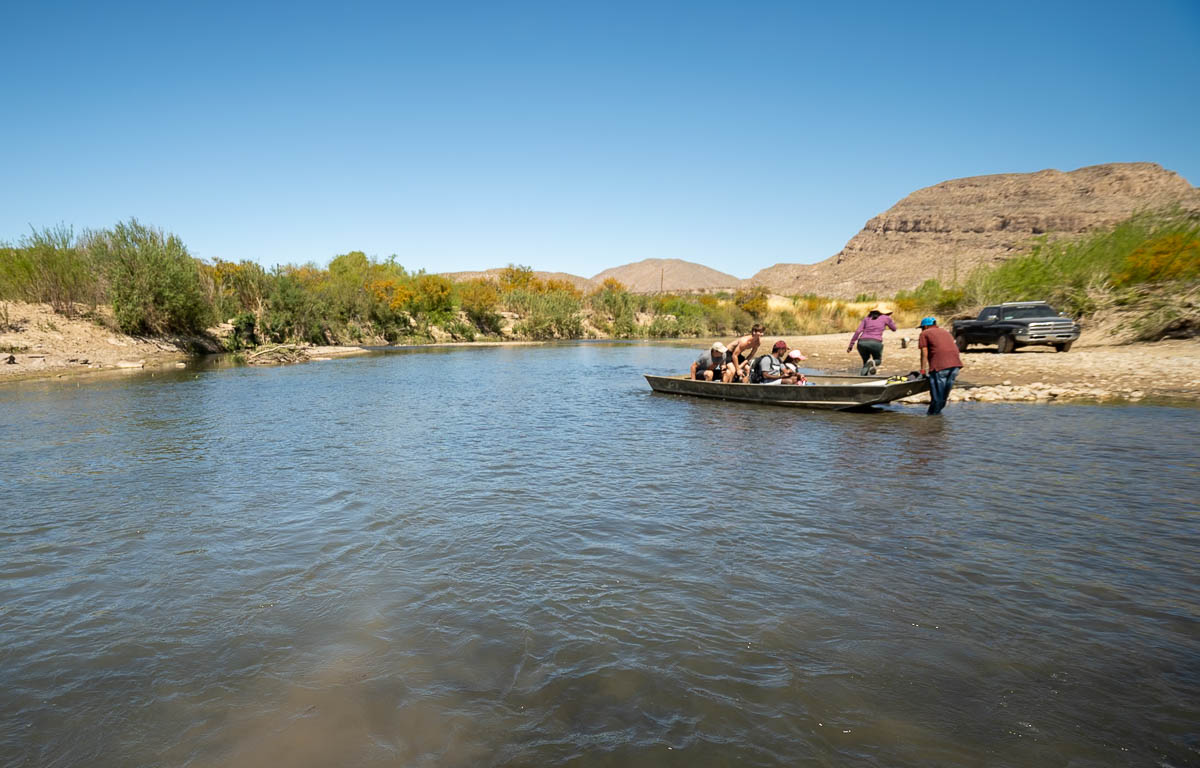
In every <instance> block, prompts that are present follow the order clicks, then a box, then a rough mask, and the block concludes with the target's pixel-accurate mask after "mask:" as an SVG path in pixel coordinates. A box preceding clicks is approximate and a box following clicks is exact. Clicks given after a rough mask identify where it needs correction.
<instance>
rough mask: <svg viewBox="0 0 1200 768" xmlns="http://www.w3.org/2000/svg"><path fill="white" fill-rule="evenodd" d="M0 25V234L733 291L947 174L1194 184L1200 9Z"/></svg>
mask: <svg viewBox="0 0 1200 768" xmlns="http://www.w3.org/2000/svg"><path fill="white" fill-rule="evenodd" d="M835 5H837V6H840V7H833V6H835ZM0 36H2V39H3V51H4V54H3V61H4V63H3V66H0V105H2V111H0V241H2V242H9V243H16V242H19V241H20V239H21V238H22V237H24V236H27V235H28V234H29V232H30V231H31V228H32V229H42V228H45V227H52V226H57V225H60V224H63V225H67V226H69V227H72V228H74V230H75V231H76V232H77V233H78V232H81V231H84V230H87V229H99V228H104V227H111V226H112V225H114V224H116V223H117V222H120V221H127V220H128V219H130V218H137V219H138V220H139V221H141V222H143V223H145V224H150V225H152V226H155V227H158V228H161V229H163V230H165V231H167V232H171V233H174V234H176V235H179V237H181V238H182V240H183V241H184V243H185V244H186V245H187V247H188V249H189V251H190V252H191V254H192V255H193V256H195V257H197V258H201V259H206V260H210V261H211V260H214V259H224V260H228V261H241V260H251V261H256V262H259V263H260V264H263V265H264V266H267V267H270V266H274V265H278V264H297V265H298V264H304V263H309V262H312V263H316V264H318V265H320V266H324V265H326V264H328V262H329V260H330V259H331V258H333V257H334V256H336V255H338V254H341V253H346V252H349V251H353V250H360V251H364V252H366V253H367V254H368V255H370V256H373V257H377V258H381V259H382V258H387V257H388V256H390V255H393V254H394V255H396V257H397V259H398V261H399V262H400V263H401V264H402V265H404V266H405V267H406V268H408V269H410V270H414V271H415V270H421V269H423V270H426V271H430V272H448V271H462V270H476V269H487V268H491V267H502V266H505V265H506V264H519V265H526V266H531V267H533V268H534V269H537V270H547V271H561V272H569V273H572V274H577V275H582V276H584V277H591V276H592V275H595V274H596V273H598V272H600V271H602V270H604V269H607V268H610V267H614V266H618V265H621V264H627V263H630V262H636V261H640V260H642V259H646V258H679V259H685V260H688V261H693V262H697V263H700V264H704V265H706V266H709V267H712V268H714V269H718V270H720V271H722V272H727V273H729V274H732V275H734V276H736V277H740V278H745V277H750V276H751V275H753V274H754V273H755V272H757V271H758V270H760V269H763V268H765V267H769V266H771V265H773V264H776V263H780V262H788V263H813V262H817V261H821V260H823V259H825V258H828V257H830V256H833V255H834V254H836V253H837V252H838V251H839V250H841V248H842V246H843V245H844V244H845V243H846V241H847V240H849V239H850V238H851V237H853V236H854V234H855V233H857V232H858V231H859V230H860V229H861V228H862V226H863V224H864V223H865V222H866V221H867V220H868V219H870V218H871V217H872V216H875V215H876V214H878V213H881V212H882V211H884V210H886V209H887V208H889V207H891V206H892V205H894V204H895V203H896V202H897V201H899V200H900V199H902V198H903V197H905V196H906V195H908V194H909V193H911V192H913V191H915V190H917V189H920V188H922V187H926V186H930V185H932V184H936V183H938V182H940V181H944V180H946V179H952V178H959V177H963V176H976V175H982V174H992V173H1015V172H1032V171H1038V170H1042V169H1046V168H1057V169H1059V170H1064V171H1065V170H1073V169H1075V168H1079V167H1083V166H1087V165H1095V164H1098V163H1109V162H1133V161H1149V162H1155V163H1159V164H1161V165H1162V166H1164V167H1165V168H1168V169H1170V170H1173V171H1176V172H1178V173H1179V174H1181V175H1182V176H1183V177H1184V178H1186V179H1187V180H1188V181H1190V182H1191V183H1192V184H1193V185H1195V184H1198V183H1200V98H1197V96H1198V94H1200V0H1145V1H1144V2H1141V3H1130V2H1127V1H1123V2H1108V1H1107V0H1088V1H1087V2H1055V1H1054V0H1041V1H1040V2H1025V1H1024V0H1006V2H1003V3H964V2H961V0H958V1H957V2H936V3H922V2H913V3H896V2H894V1H891V2H871V1H864V0H860V1H859V2H854V3H842V4H835V3H814V2H802V1H801V0H794V1H792V2H756V1H754V0H729V1H728V2H706V1H705V0H690V1H689V2H683V1H680V2H657V1H656V0H636V1H635V2H624V1H622V0H609V1H602V0H590V1H588V0H580V1H579V2H575V1H573V0H548V1H547V2H506V1H505V0H492V1H491V2H458V1H456V0H445V1H442V2H422V3H409V2H402V1H399V0H393V1H391V2H378V3H354V2H339V3H333V2H328V3H307V2H303V1H302V0H298V1H297V2H290V3H286V4H285V3H279V4H258V3H254V2H237V3H224V2H219V1H218V2H202V3H196V2H193V3H178V2H163V1H162V0H155V1H154V2H147V3H121V2H105V3H95V2H90V3H62V2H54V1H53V0H48V1H45V2H19V0H5V2H2V3H0Z"/></svg>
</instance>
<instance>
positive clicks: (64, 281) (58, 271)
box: [0, 226, 104, 316]
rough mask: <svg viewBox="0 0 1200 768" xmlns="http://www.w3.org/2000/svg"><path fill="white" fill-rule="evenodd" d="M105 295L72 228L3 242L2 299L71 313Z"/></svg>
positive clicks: (0, 263) (0, 250)
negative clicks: (17, 240)
mask: <svg viewBox="0 0 1200 768" xmlns="http://www.w3.org/2000/svg"><path fill="white" fill-rule="evenodd" d="M103 297H104V285H103V280H102V276H101V275H100V274H99V273H98V270H96V269H95V266H94V264H93V261H92V258H91V256H90V254H88V252H87V251H86V250H85V249H83V248H82V247H80V244H79V242H78V241H77V240H76V238H75V233H74V231H72V230H71V228H69V227H66V226H58V227H51V228H47V229H42V230H35V231H33V232H32V233H31V234H29V235H27V236H25V237H24V238H22V239H21V240H20V242H19V243H18V244H17V246H15V247H13V246H3V245H0V298H3V299H8V300H10V301H29V302H39V303H45V304H49V305H50V306H51V307H53V308H54V311H56V312H58V313H60V314H63V315H68V316H69V315H72V314H74V313H75V309H76V306H77V305H80V304H82V305H87V306H88V307H92V308H94V307H95V306H96V304H98V303H99V302H101V301H103Z"/></svg>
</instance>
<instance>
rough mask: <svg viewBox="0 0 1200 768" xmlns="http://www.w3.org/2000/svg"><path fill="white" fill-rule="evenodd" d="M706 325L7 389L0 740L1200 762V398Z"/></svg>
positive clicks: (41, 750)
mask: <svg viewBox="0 0 1200 768" xmlns="http://www.w3.org/2000/svg"><path fill="white" fill-rule="evenodd" d="M698 354H699V350H693V349H691V348H689V347H682V346H677V345H666V344H663V345H655V344H629V345H620V344H574V345H561V346H547V347H514V348H466V349H457V350H452V351H448V350H423V351H415V350H414V351H399V352H388V353H382V354H376V355H370V356H366V357H360V358H353V359H346V360H337V361H330V362H319V363H312V364H308V365H303V366H294V367H286V368H266V369H263V368H236V367H210V368H203V369H186V370H180V371H174V372H171V373H158V374H157V375H153V376H152V375H150V374H139V375H130V376H127V377H121V378H119V379H104V380H90V381H76V380H70V381H68V380H61V381H47V382H24V383H19V384H12V385H4V386H0V470H2V471H0V509H2V510H3V511H2V512H0V765H3V766H9V767H15V766H20V767H24V766H39V767H41V766H81V765H87V766H122V767H123V768H124V767H129V766H264V765H287V766H334V765H337V766H496V765H514V766H516V765H529V766H568V765H569V766H632V765H647V766H725V765H739V766H741V765H747V766H796V765H801V766H808V765H810V766H850V765H853V766H983V765H986V766H1032V765H1037V766H1043V765H1044V766H1054V765H1062V766H1066V765H1070V766H1125V765H1128V766H1167V767H1175V766H1193V765H1200V557H1198V554H1200V547H1198V545H1200V516H1198V513H1197V509H1198V505H1197V499H1198V498H1200V457H1198V454H1200V451H1198V449H1197V446H1200V418H1197V416H1198V415H1200V411H1197V410H1195V409H1191V408H1179V407H1164V406H1154V405H1123V406H1097V405H1035V404H952V405H951V406H950V407H949V408H948V409H947V411H946V413H945V414H944V416H942V417H934V418H930V417H926V416H925V415H924V412H923V411H924V409H923V407H922V406H890V407H888V408H886V409H882V410H880V411H878V412H876V413H867V414H848V413H829V412H819V411H802V410H799V411H798V410H790V409H784V408H772V407H769V406H755V405H750V404H736V403H721V402H718V401H705V400H700V399H694V398H686V397H679V396H670V395H656V394H653V393H651V392H650V390H649V388H648V387H647V386H646V383H645V381H644V380H643V379H642V378H641V374H642V373H643V372H650V373H672V372H677V371H680V372H681V371H683V370H685V369H686V367H687V366H688V364H690V362H691V360H692V359H693V358H694V357H695V356H696V355H698Z"/></svg>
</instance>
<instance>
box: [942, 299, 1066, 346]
mask: <svg viewBox="0 0 1200 768" xmlns="http://www.w3.org/2000/svg"><path fill="white" fill-rule="evenodd" d="M1078 338H1079V324H1078V323H1076V322H1075V321H1074V320H1072V319H1071V318H1069V317H1064V316H1063V315H1062V314H1060V313H1059V312H1058V311H1056V310H1055V309H1054V307H1052V306H1050V305H1049V304H1047V303H1046V302H1044V301H1009V302H1005V303H1003V304H993V305H991V306H987V307H984V308H983V309H982V310H981V311H980V312H979V317H977V318H975V319H974V320H956V321H955V322H954V340H955V342H956V343H957V344H958V349H959V351H963V352H965V351H966V350H967V347H969V346H970V345H971V344H995V345H996V351H997V352H1000V353H1008V352H1014V351H1016V350H1017V349H1018V348H1020V347H1031V346H1037V345H1046V346H1052V347H1054V349H1055V350H1056V351H1058V352H1066V351H1068V350H1069V349H1070V348H1071V345H1072V344H1073V343H1074V342H1075V340H1076V339H1078Z"/></svg>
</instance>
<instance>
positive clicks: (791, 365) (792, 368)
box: [783, 349, 808, 384]
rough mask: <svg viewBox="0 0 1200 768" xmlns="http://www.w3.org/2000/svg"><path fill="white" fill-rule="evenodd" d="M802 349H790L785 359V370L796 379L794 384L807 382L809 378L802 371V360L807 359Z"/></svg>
mask: <svg viewBox="0 0 1200 768" xmlns="http://www.w3.org/2000/svg"><path fill="white" fill-rule="evenodd" d="M807 359H808V358H807V357H805V356H804V355H803V354H802V353H801V352H800V350H798V349H791V350H788V353H787V357H785V358H784V359H783V370H784V371H785V372H786V373H787V374H788V375H789V376H790V377H792V378H793V379H794V380H793V381H792V383H793V384H807V383H808V379H807V378H806V377H805V376H804V374H803V373H801V372H800V361H801V360H807Z"/></svg>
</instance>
